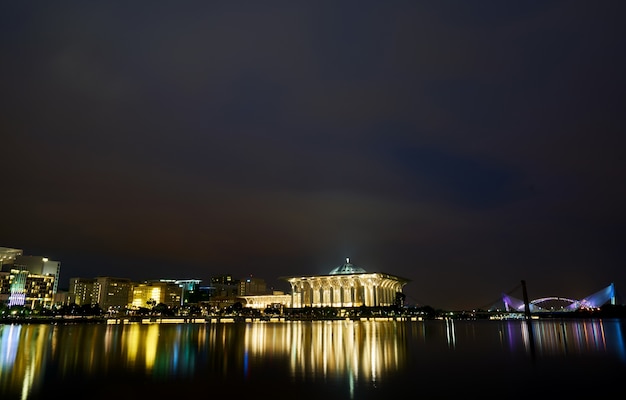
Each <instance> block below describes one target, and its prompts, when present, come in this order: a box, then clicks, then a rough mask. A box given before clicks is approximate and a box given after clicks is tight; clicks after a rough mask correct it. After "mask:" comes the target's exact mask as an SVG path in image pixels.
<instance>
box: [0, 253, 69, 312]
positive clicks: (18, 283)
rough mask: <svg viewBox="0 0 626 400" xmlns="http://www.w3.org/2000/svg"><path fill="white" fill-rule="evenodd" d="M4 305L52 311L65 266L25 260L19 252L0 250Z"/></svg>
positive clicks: (45, 260)
mask: <svg viewBox="0 0 626 400" xmlns="http://www.w3.org/2000/svg"><path fill="white" fill-rule="evenodd" d="M0 258H1V259H2V261H1V262H0V265H1V270H0V302H2V303H4V304H7V305H8V306H9V307H13V306H25V307H29V308H31V309H34V308H36V307H43V308H51V307H52V305H53V304H55V295H56V293H57V287H58V284H59V274H60V270H61V263H60V262H59V261H52V260H49V259H48V258H46V257H41V256H24V255H22V251H21V250H19V249H10V248H6V247H2V248H0Z"/></svg>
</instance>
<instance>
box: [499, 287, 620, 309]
mask: <svg viewBox="0 0 626 400" xmlns="http://www.w3.org/2000/svg"><path fill="white" fill-rule="evenodd" d="M502 302H504V308H505V310H506V311H508V312H524V300H520V299H516V298H515V297H512V296H510V295H509V294H507V293H502ZM528 303H529V307H530V311H531V312H552V311H577V310H591V309H597V308H600V307H601V306H603V305H605V304H607V303H610V304H612V305H615V285H614V284H613V283H611V284H610V285H608V286H607V287H605V288H604V289H602V290H599V291H597V292H595V293H592V294H590V295H589V296H587V297H585V298H583V299H579V300H577V299H570V298H566V297H557V296H552V297H542V298H539V299H534V300H530V301H529V302H528Z"/></svg>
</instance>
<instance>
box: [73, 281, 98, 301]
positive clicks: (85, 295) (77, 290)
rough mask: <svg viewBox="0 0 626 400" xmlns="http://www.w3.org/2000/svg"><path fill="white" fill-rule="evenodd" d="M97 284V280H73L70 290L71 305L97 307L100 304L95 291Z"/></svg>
mask: <svg viewBox="0 0 626 400" xmlns="http://www.w3.org/2000/svg"><path fill="white" fill-rule="evenodd" d="M96 282H97V281H96V279H95V278H71V279H70V287H69V290H68V302H69V304H77V305H79V306H82V305H91V306H94V305H96V304H97V303H98V302H97V300H98V299H97V297H96V296H95V294H96V291H95V290H94V287H95V286H96Z"/></svg>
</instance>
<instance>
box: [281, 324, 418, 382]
mask: <svg viewBox="0 0 626 400" xmlns="http://www.w3.org/2000/svg"><path fill="white" fill-rule="evenodd" d="M288 326H289V330H290V332H289V335H290V342H291V346H290V347H289V351H290V354H289V366H290V371H291V374H292V376H293V377H294V378H302V377H309V378H312V379H316V378H328V377H334V378H336V377H341V376H349V377H350V378H351V379H350V382H354V383H356V382H359V381H360V380H364V381H369V382H376V381H377V380H378V379H379V377H380V376H382V375H384V373H389V372H392V371H394V370H397V369H399V368H401V367H402V366H403V365H404V364H405V362H406V359H405V358H406V354H407V352H406V348H405V346H406V343H405V325H404V324H403V323H398V324H397V323H394V322H377V321H358V322H353V321H332V322H330V321H319V322H293V323H291V324H289V325H288Z"/></svg>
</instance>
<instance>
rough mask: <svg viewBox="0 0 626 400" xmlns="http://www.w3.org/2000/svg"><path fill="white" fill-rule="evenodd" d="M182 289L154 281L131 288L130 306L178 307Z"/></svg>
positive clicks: (171, 284) (175, 284)
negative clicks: (158, 305)
mask: <svg viewBox="0 0 626 400" xmlns="http://www.w3.org/2000/svg"><path fill="white" fill-rule="evenodd" d="M182 290H183V289H182V288H181V287H180V286H179V285H178V284H177V283H175V282H168V281H154V282H146V283H139V284H135V285H134V286H133V294H132V301H131V306H132V307H133V308H139V307H151V306H155V305H157V304H165V305H167V306H168V307H178V306H180V299H181V295H182Z"/></svg>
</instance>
